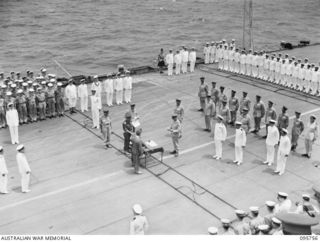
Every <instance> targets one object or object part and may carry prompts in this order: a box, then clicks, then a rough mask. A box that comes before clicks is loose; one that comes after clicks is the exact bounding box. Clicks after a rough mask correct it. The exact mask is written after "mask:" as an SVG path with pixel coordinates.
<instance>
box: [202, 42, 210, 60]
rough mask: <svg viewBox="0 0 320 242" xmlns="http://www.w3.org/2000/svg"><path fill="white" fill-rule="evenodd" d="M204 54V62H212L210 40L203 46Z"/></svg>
mask: <svg viewBox="0 0 320 242" xmlns="http://www.w3.org/2000/svg"><path fill="white" fill-rule="evenodd" d="M203 54H204V64H209V63H210V46H209V42H207V43H206V46H205V47H204V48H203Z"/></svg>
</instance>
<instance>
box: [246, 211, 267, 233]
mask: <svg viewBox="0 0 320 242" xmlns="http://www.w3.org/2000/svg"><path fill="white" fill-rule="evenodd" d="M250 211H251V215H252V219H251V220H250V222H249V226H250V230H251V234H252V235H255V234H258V233H259V229H258V227H259V225H262V224H264V219H263V217H261V216H260V215H259V207H256V206H252V207H250Z"/></svg>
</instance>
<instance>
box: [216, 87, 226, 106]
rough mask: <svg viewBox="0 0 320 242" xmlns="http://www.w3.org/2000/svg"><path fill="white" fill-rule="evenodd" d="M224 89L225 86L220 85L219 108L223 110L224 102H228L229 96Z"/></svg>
mask: <svg viewBox="0 0 320 242" xmlns="http://www.w3.org/2000/svg"><path fill="white" fill-rule="evenodd" d="M224 89H225V88H224V86H221V87H220V95H219V105H218V108H219V110H221V108H222V103H223V102H225V103H227V102H228V97H227V95H226V94H224Z"/></svg>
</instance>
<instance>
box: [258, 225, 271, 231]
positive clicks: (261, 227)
mask: <svg viewBox="0 0 320 242" xmlns="http://www.w3.org/2000/svg"><path fill="white" fill-rule="evenodd" d="M258 229H259V230H260V231H268V230H269V225H267V224H260V225H258Z"/></svg>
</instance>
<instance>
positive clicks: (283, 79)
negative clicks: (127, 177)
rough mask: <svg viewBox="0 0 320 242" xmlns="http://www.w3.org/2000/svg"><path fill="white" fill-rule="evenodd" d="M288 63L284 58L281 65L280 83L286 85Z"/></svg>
mask: <svg viewBox="0 0 320 242" xmlns="http://www.w3.org/2000/svg"><path fill="white" fill-rule="evenodd" d="M286 68H287V64H286V60H285V59H283V60H282V63H281V66H280V83H279V84H280V85H282V86H285V84H286V73H287V69H286Z"/></svg>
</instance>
